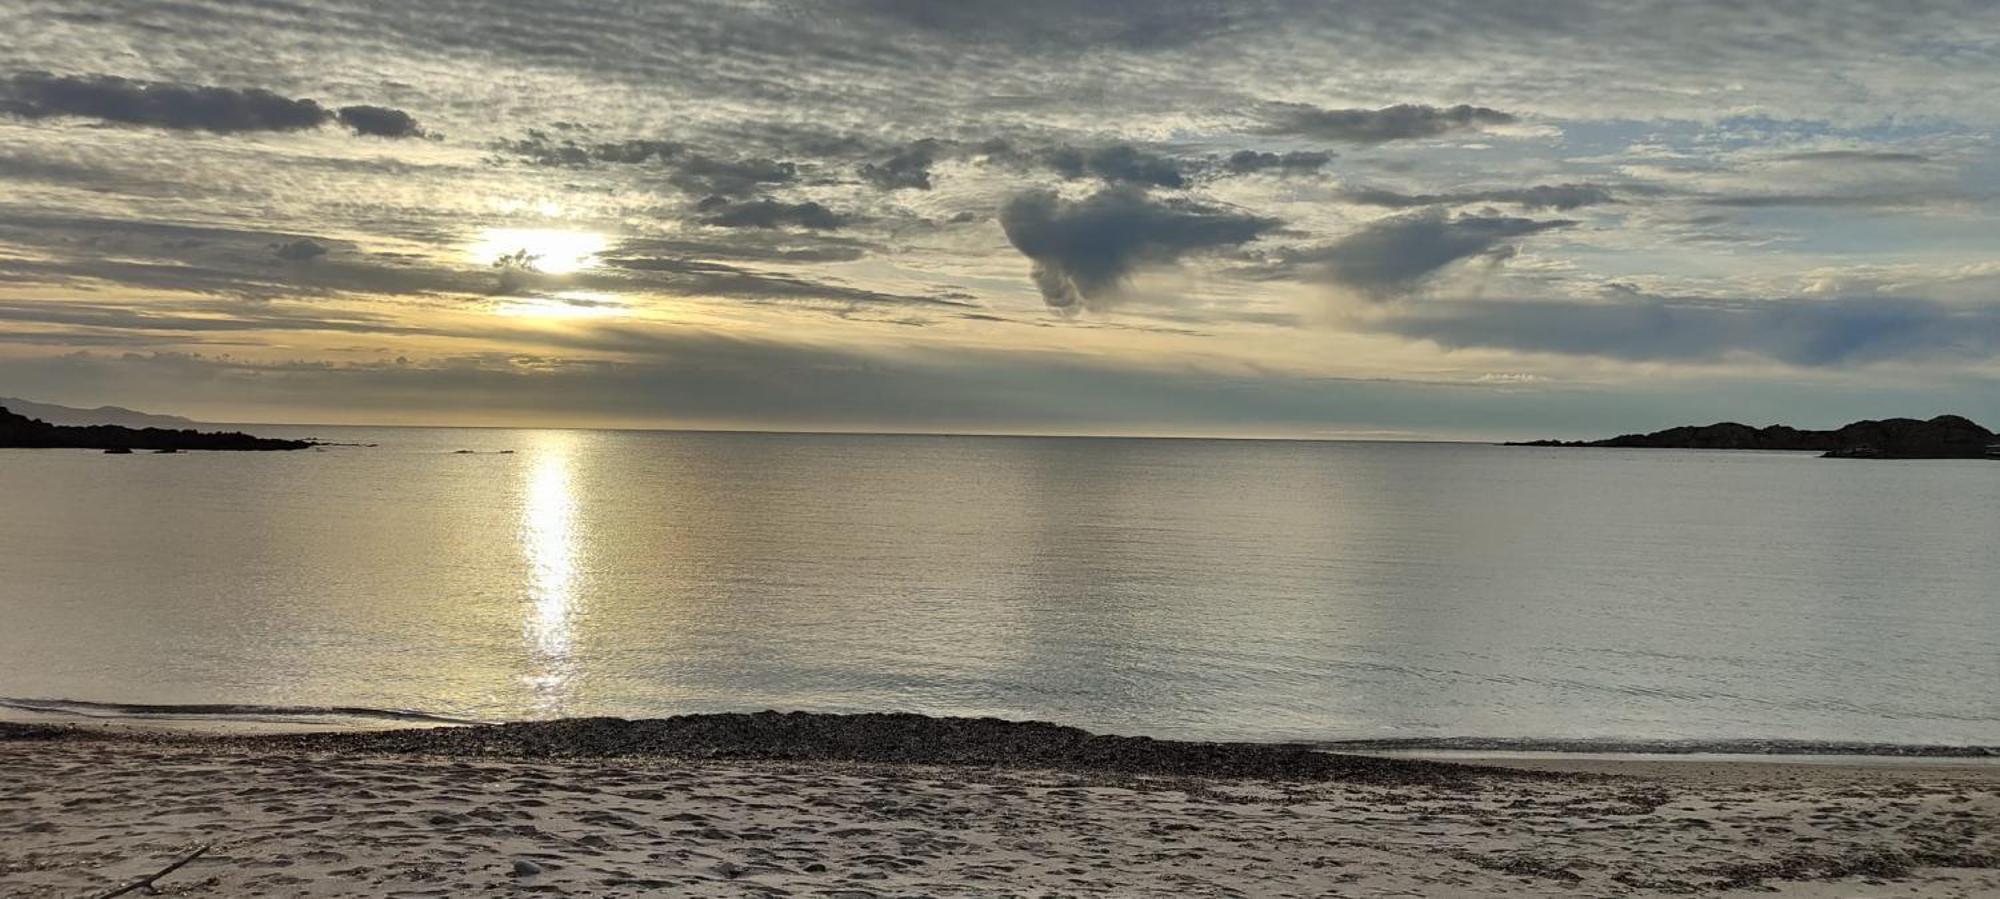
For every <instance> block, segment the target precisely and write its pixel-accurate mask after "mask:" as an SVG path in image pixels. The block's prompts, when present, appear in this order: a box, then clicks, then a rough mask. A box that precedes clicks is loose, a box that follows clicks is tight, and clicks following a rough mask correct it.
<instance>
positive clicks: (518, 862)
mask: <svg viewBox="0 0 2000 899" xmlns="http://www.w3.org/2000/svg"><path fill="white" fill-rule="evenodd" d="M540 873H542V866H541V865H538V864H535V863H534V862H531V861H528V860H527V859H525V858H517V859H515V860H514V876H515V877H527V876H528V875H530V874H540Z"/></svg>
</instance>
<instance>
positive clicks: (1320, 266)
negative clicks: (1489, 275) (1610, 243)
mask: <svg viewBox="0 0 2000 899" xmlns="http://www.w3.org/2000/svg"><path fill="white" fill-rule="evenodd" d="M1574 224H1576V223H1575V222H1572V221H1567V220H1562V219H1555V220H1548V221H1538V220H1535V219H1526V218H1513V217H1509V216H1489V215H1460V216H1457V217H1455V218H1454V217H1449V216H1446V215H1445V214H1444V212H1443V211H1441V210H1430V211H1427V212H1421V213H1417V214H1414V215H1405V216H1399V217H1396V218H1390V219H1384V220H1382V221H1378V222H1374V223H1371V224H1369V225H1368V226H1366V227H1364V228H1362V229H1361V230H1359V231H1356V232H1354V233H1353V234H1349V235H1348V236H1346V237H1343V238H1341V239H1339V240H1337V241H1334V242H1333V243H1331V244H1327V245H1325V246H1322V247H1317V248H1312V249H1308V250H1299V251H1293V252H1291V253H1287V254H1282V255H1281V256H1280V260H1281V261H1282V262H1283V263H1284V264H1285V265H1286V266H1287V267H1289V268H1305V269H1309V270H1311V271H1312V273H1313V274H1315V275H1317V276H1318V277H1320V278H1323V279H1325V280H1328V281H1331V282H1333V283H1335V284H1339V285H1342V286H1345V287H1350V288H1353V289H1356V290H1359V291H1362V292H1364V293H1367V294H1370V295H1373V296H1377V297H1386V296H1390V295H1394V294H1397V293H1401V292H1406V291H1409V290H1411V289H1414V288H1415V287H1417V286H1418V285H1419V284H1420V283H1422V282H1423V281H1424V280H1425V279H1427V278H1429V277H1431V276H1432V275H1435V274H1437V273H1438V272H1439V271H1441V270H1443V269H1444V268H1445V267H1446V266H1449V265H1451V264H1452V263H1454V262H1458V261H1460V260H1463V259H1470V258H1473V257H1477V256H1486V257H1490V258H1505V257H1506V256H1507V255H1511V254H1512V252H1513V247H1514V244H1513V241H1514V239H1516V238H1521V237H1527V236H1529V235H1532V234H1538V233H1540V232H1543V231H1548V230H1551V229H1555V228H1564V227H1568V226H1570V225H1574Z"/></svg>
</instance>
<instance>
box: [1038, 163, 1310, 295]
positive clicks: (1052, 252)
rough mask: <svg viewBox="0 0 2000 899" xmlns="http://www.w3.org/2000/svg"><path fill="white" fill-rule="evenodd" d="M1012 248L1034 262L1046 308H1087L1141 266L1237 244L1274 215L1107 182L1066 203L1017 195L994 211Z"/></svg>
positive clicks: (1270, 223) (1047, 195) (1046, 195)
mask: <svg viewBox="0 0 2000 899" xmlns="http://www.w3.org/2000/svg"><path fill="white" fill-rule="evenodd" d="M1000 225H1001V227H1002V228H1003V229H1004V230H1005V231H1006V233H1007V239H1008V240H1009V241H1010V242H1012V243H1013V244H1014V248H1015V249H1018V250H1020V251H1021V254H1022V255H1024V256H1026V257H1028V259H1029V260H1031V261H1033V263H1034V278H1035V284H1036V286H1038V287H1040V288H1041V291H1042V297H1043V299H1045V300H1047V301H1048V304H1049V305H1050V306H1053V307H1055V308H1058V309H1064V310H1074V309H1076V308H1078V307H1080V306H1082V307H1088V306H1091V305H1093V304H1097V303H1101V302H1103V301H1105V300H1108V299H1110V298H1111V297H1113V296H1115V295H1116V294H1117V292H1118V288H1119V286H1120V284H1121V283H1122V282H1123V281H1124V279H1125V277H1126V276H1127V275H1129V274H1130V273H1131V272H1132V270H1133V269H1134V268H1136V267H1138V266H1139V265H1141V264H1145V263H1152V262H1171V261H1173V260H1175V259H1179V258H1180V257H1182V256H1184V255H1187V254H1190V253H1198V252H1201V251H1204V250H1216V249H1222V248H1226V247H1235V246H1240V245H1242V244H1244V243H1248V242H1249V241H1251V240H1255V239H1256V238H1257V237H1258V236H1259V235H1261V234H1264V233H1265V232H1267V231H1270V230H1271V229H1273V228H1276V227H1277V226H1278V222H1277V220H1276V219H1269V218H1263V217H1260V216H1254V215H1249V214H1246V213H1242V212H1237V211H1234V210H1229V209H1223V208H1219V207H1214V206H1208V205H1203V204H1200V203H1196V202H1193V201H1189V200H1155V199H1152V198H1150V197H1148V196H1146V195H1145V193H1144V192H1142V191H1141V190H1140V189H1138V188H1136V187H1111V188H1106V189H1104V190H1102V191H1099V192H1098V193H1096V194H1094V195H1092V196H1090V197H1089V198H1087V199H1084V200H1080V201H1075V202H1069V201H1064V200H1062V199H1060V198H1058V197H1057V196H1056V194H1055V193H1054V192H1052V191H1040V190H1037V191H1029V192H1026V193H1022V194H1019V195H1016V196H1015V197H1014V198H1012V199H1010V200H1008V201H1007V204H1006V205H1005V206H1004V207H1002V208H1001V210H1000Z"/></svg>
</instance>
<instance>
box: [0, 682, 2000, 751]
mask: <svg viewBox="0 0 2000 899" xmlns="http://www.w3.org/2000/svg"><path fill="white" fill-rule="evenodd" d="M854 714H855V713H832V712H810V711H792V712H776V711H763V712H702V713H690V714H684V715H675V716H666V717H660V718H636V719H624V718H608V717H602V716H598V718H596V719H576V718H571V719H529V720H519V721H487V720H479V719H473V718H464V717H458V716H454V715H445V714H439V713H434V712H426V711H421V710H416V709H386V708H372V707H360V706H297V705H255V704H243V703H143V704H135V703H111V702H97V701H90V700H70V699H22V698H12V697H0V728H6V727H8V726H9V725H28V726H35V725H49V726H56V727H76V728H80V729H84V730H90V731H102V732H105V733H110V734H120V733H131V734H139V735H149V736H161V737H166V736H173V735H184V736H197V737H199V736H210V737H254V736H274V735H305V734H317V733H325V734H370V733H378V732H393V731H408V730H426V729H431V728H465V727H474V728H477V727H502V726H506V727H515V728H523V729H527V730H530V731H532V730H533V729H534V728H540V727H549V726H553V725H558V724H560V723H561V722H564V721H577V720H606V721H628V722H635V723H641V724H644V723H646V722H660V721H680V720H686V721H694V720H702V719H719V718H728V717H742V716H771V715H792V716H803V717H805V718H822V719H838V718H848V717H853V716H854ZM876 714H884V713H876ZM889 714H893V715H895V716H898V717H906V718H910V719H924V720H929V721H987V722H994V723H998V724H1004V725H1018V726H1033V727H1049V728H1066V729H1070V730H1078V728H1075V727H1074V726H1071V725H1061V724H1057V723H1055V722H1047V721H1040V720H1033V719H1000V718H964V717H958V716H938V715H925V714H920V713H889ZM1093 735H1094V736H1099V737H1105V738H1113V739H1126V740H1140V741H1150V742H1153V743H1159V744H1179V743H1194V744H1225V745H1241V746H1264V747H1277V748H1285V749H1295V748H1298V749H1308V750H1313V751H1318V752H1323V753H1332V754H1337V755H1362V756H1374V757H1381V758H1390V759H1395V758H1407V759H1419V760H1434V761H1448V762H1449V761H1457V762H1465V763H1472V764H1480V763H1486V762H1488V761H1493V762H1498V763H1506V762H1508V761H1542V760H1559V759H1579V760H1586V759H1587V760H1595V761H1608V760H1631V761H1647V760H1655V759H1657V760H1673V759H1689V760H1695V761H1701V762H1706V763H1722V762H1745V763H1755V762H1766V761H1768V762H1778V763H1797V764H1838V765H1876V764H1879V765H1896V766H1911V765H1929V764H1935V765H2000V745H1985V744H1927V743H1891V742H1879V741H1859V740H1801V739H1789V738H1756V739H1746V738H1723V739H1631V738H1533V737H1468V736H1451V737H1402V738H1374V739H1332V740H1311V739H1293V740H1256V739H1252V740H1233V739H1222V740H1203V739H1185V738H1164V737H1148V736H1143V735H1130V734H1093ZM0 739H4V736H0Z"/></svg>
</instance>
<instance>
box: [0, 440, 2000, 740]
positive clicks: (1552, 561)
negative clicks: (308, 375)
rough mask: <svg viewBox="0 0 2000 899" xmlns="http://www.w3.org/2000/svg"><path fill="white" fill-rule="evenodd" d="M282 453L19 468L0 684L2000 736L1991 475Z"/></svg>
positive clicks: (715, 444) (1199, 729) (1109, 456)
mask: <svg viewBox="0 0 2000 899" xmlns="http://www.w3.org/2000/svg"><path fill="white" fill-rule="evenodd" d="M259 430H260V431H263V432H266V433H271V434H278V435H284V434H317V435H318V436H322V437H327V438H329V439H338V440H350V441H362V442H376V443H379V444H381V445H380V446H379V447H375V448H336V449H330V450H326V451H323V452H307V453H291V454H282V453H281V454H245V455H226V454H181V455H171V456H153V455H133V456H105V455H101V454H95V453H88V452H70V451H17V450H9V451H0V513H4V514H0V696H8V697H38V698H68V699H81V700H95V701H117V702H148V703H194V702H199V703H242V704H275V705H341V706H361V707H379V708H408V709H421V710H425V711H428V712H432V713H437V714H444V715H454V716H464V717H471V718H479V719H514V718H539V717H551V716H562V715H584V714H617V715H626V716H642V715H660V714H669V713H676V712H686V711H710V710H750V709H761V708H785V709H793V708H797V709H821V710H858V709H871V710H880V709H900V710H912V711H923V712H932V713H957V714H994V715H1002V716H1008V717H1019V718H1039V719H1046V720H1053V721H1060V722H1064V723H1070V724H1077V725H1081V726H1085V727H1090V728H1093V729H1099V730H1106V731H1113V732H1122V733H1148V734H1155V735H1162V736H1196V737H1227V738H1252V739H1294V738H1297V739H1335V738H1382V737H1429V736H1444V735H1473V736H1492V737H1537V738H1541V737H1552V738H1577V737H1584V738H1625V739H1728V738H1760V737H1782V738H1793V739H1801V740H1874V741H1886V742H1903V743H1920V742H1931V743H1984V744H2000V464H1996V463H1990V462H1980V461H1965V462H1958V461H1940V462H1879V461H1835V460H1820V459H1815V458H1812V457H1810V456H1803V455H1794V454H1753V453H1699V452H1675V451H1643V450H1628V451H1619V450H1552V449H1530V448H1509V447H1493V446H1472V445H1443V444H1429V445H1424V444H1364V443H1281V442H1233V441H1193V440H1097V439H1041V438H980V437H897V436H827V435H757V434H696V433H635V432H591V431H484V430H458V431H454V430H419V429H384V430H366V431H364V430H348V429H324V428H322V429H312V430H309V431H297V430H296V429H284V428H261V429H259ZM460 448H467V449H476V450H483V451H499V450H513V451H514V452H513V453H512V454H511V455H500V454H490V455H454V454H451V452H450V451H451V450H456V449H460Z"/></svg>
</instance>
